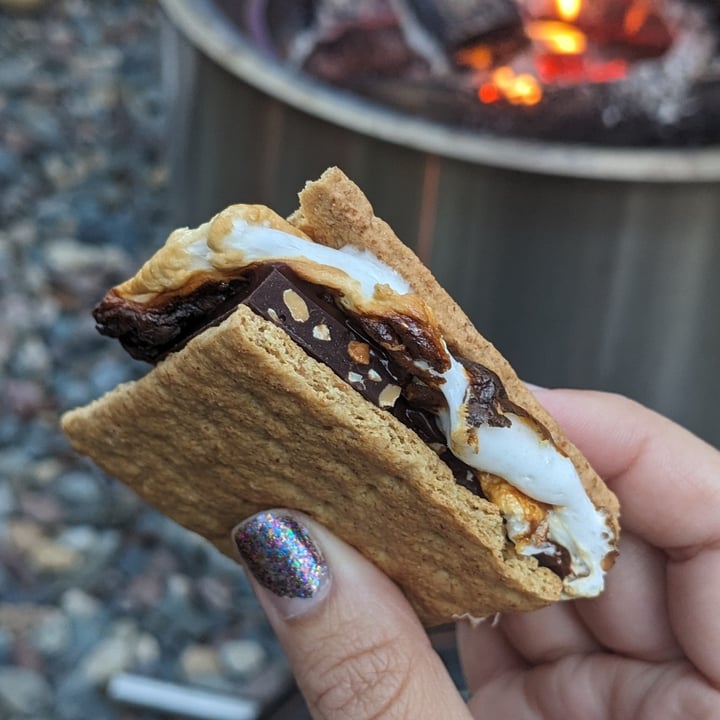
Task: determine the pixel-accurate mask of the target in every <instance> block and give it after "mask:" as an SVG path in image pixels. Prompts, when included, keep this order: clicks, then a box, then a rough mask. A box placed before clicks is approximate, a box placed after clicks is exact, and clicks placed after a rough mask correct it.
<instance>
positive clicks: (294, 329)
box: [243, 267, 402, 408]
mask: <svg viewBox="0 0 720 720" xmlns="http://www.w3.org/2000/svg"><path fill="white" fill-rule="evenodd" d="M322 293H323V291H322V289H319V288H318V287H317V286H315V285H312V284H310V283H306V282H303V281H302V280H300V279H299V278H297V277H293V278H292V279H291V278H290V276H289V272H288V271H284V270H281V269H280V268H279V267H274V268H272V269H271V270H270V272H269V273H268V274H267V275H266V276H265V278H264V279H263V280H262V281H261V282H260V283H259V284H258V285H257V286H256V287H255V288H254V289H253V290H252V292H251V293H250V294H249V295H248V296H247V297H246V298H245V299H244V300H243V303H244V304H245V305H247V306H248V307H249V308H250V309H251V310H253V311H254V312H256V313H257V314H258V315H261V316H262V317H264V318H266V319H268V320H271V321H272V322H274V323H276V324H277V325H280V327H282V328H283V330H285V332H286V333H287V334H288V335H289V336H290V337H291V338H292V339H293V340H294V341H295V342H296V343H297V344H298V345H299V346H300V347H301V348H302V349H303V350H305V352H306V353H308V355H311V356H312V357H314V358H315V359H316V360H318V361H319V362H321V363H324V364H325V365H328V366H329V367H330V368H331V369H332V370H333V371H334V372H335V374H336V375H338V376H339V377H340V378H342V379H343V380H345V382H347V383H348V384H350V385H351V386H352V387H354V388H355V389H356V390H357V391H358V392H360V393H361V394H362V395H363V396H364V397H365V398H366V399H367V400H369V401H370V402H371V403H373V404H375V405H377V406H378V407H383V408H392V407H393V406H394V405H395V402H396V401H397V399H398V398H399V396H400V391H401V389H402V388H401V385H400V383H399V378H398V375H397V373H392V372H390V371H389V365H388V362H387V360H386V359H385V358H383V357H382V356H381V355H380V354H379V353H378V351H377V350H376V349H375V348H373V347H371V345H370V344H369V343H367V342H366V341H365V340H364V339H361V338H358V336H357V334H356V333H354V332H353V331H352V329H351V328H350V327H349V326H348V324H347V323H346V322H345V321H344V318H343V317H337V311H336V309H335V307H334V306H333V307H332V308H330V307H329V306H328V303H327V301H326V299H325V298H324V297H323V296H322Z"/></svg>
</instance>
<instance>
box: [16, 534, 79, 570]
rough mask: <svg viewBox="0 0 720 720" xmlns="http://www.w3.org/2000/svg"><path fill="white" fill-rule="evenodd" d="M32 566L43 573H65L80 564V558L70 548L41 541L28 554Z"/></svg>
mask: <svg viewBox="0 0 720 720" xmlns="http://www.w3.org/2000/svg"><path fill="white" fill-rule="evenodd" d="M29 559H30V562H31V564H32V566H33V567H34V568H35V569H36V570H38V571H40V572H45V573H66V572H69V571H71V570H75V569H76V568H78V567H79V566H80V565H81V563H82V556H81V554H80V553H79V552H77V551H76V550H73V549H72V548H68V547H64V546H63V545H60V544H58V543H55V542H53V541H52V540H48V539H47V538H45V539H43V540H42V541H41V542H40V543H38V544H37V545H36V546H35V547H34V548H33V549H32V550H31V551H30V553H29Z"/></svg>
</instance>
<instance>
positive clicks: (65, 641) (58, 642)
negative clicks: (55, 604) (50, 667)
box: [32, 611, 72, 657]
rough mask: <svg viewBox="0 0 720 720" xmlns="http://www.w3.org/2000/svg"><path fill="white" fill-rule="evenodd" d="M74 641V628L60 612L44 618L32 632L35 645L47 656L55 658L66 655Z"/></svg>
mask: <svg viewBox="0 0 720 720" xmlns="http://www.w3.org/2000/svg"><path fill="white" fill-rule="evenodd" d="M71 639H72V627H71V625H70V621H69V620H68V618H67V617H66V616H65V615H64V614H63V613H62V612H60V611H56V612H52V613H50V614H48V615H47V616H46V617H44V618H43V619H42V620H41V621H40V622H39V623H38V624H37V625H36V626H35V627H34V628H33V631H32V643H33V645H34V646H35V647H36V648H37V649H38V650H39V651H40V652H41V653H42V654H43V655H45V656H49V657H55V656H58V655H61V654H62V653H64V652H65V651H66V650H67V648H68V646H69V644H70V641H71Z"/></svg>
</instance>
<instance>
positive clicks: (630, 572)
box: [573, 533, 683, 662]
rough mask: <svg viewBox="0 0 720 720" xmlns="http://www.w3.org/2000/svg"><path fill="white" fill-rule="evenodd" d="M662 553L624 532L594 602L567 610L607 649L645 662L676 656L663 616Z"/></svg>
mask: <svg viewBox="0 0 720 720" xmlns="http://www.w3.org/2000/svg"><path fill="white" fill-rule="evenodd" d="M665 563H666V558H665V554H664V553H663V552H662V551H660V550H658V549H657V548H653V547H651V546H650V545H648V544H647V543H646V542H644V541H643V540H640V539H639V538H637V537H635V536H634V535H632V534H630V533H625V534H623V535H622V536H621V539H620V556H619V558H618V561H617V563H616V565H615V567H614V568H613V569H612V571H611V572H610V573H608V576H607V587H606V589H605V591H604V592H603V593H602V595H600V597H598V598H594V599H592V600H581V601H578V602H576V603H573V605H574V606H575V608H576V611H577V613H578V615H579V616H580V618H581V619H582V620H583V622H584V623H585V626H586V627H587V628H588V630H589V631H590V632H591V633H592V634H593V635H594V636H595V637H596V638H599V639H600V641H601V642H602V645H603V646H604V647H606V648H608V649H609V650H612V651H614V652H617V653H620V654H623V655H626V656H628V657H636V658H639V659H642V660H648V661H651V662H661V661H667V660H673V659H677V658H679V657H681V656H682V654H683V652H682V649H681V648H680V646H679V644H678V642H677V640H676V638H675V635H674V633H673V631H672V627H671V621H670V616H669V611H668V603H667V592H666V585H667V580H666V575H665Z"/></svg>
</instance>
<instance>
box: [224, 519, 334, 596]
mask: <svg viewBox="0 0 720 720" xmlns="http://www.w3.org/2000/svg"><path fill="white" fill-rule="evenodd" d="M233 539H234V540H235V544H236V545H237V548H238V550H239V552H240V555H241V556H242V558H243V560H244V561H245V564H246V565H247V567H248V569H249V570H250V572H252V574H253V575H254V576H255V579H256V580H257V581H258V582H259V583H260V584H261V585H262V586H263V587H266V588H267V589H268V590H270V591H271V592H273V593H274V594H275V595H278V596H280V597H286V598H312V597H315V596H316V595H317V594H318V592H319V591H320V589H321V587H322V585H323V581H324V580H325V579H326V577H327V574H328V570H327V564H326V563H325V559H324V558H323V556H322V553H321V552H320V550H319V549H318V548H317V546H316V545H315V543H313V541H312V540H311V539H310V536H309V535H308V532H307V530H306V529H305V528H304V527H303V526H302V525H301V524H300V523H299V522H298V521H297V520H296V519H295V518H294V517H292V516H291V515H288V514H281V513H277V512H262V513H258V514H257V515H254V516H253V517H251V518H250V519H249V520H246V521H245V522H244V523H242V524H240V525H239V526H238V527H237V528H236V529H235V531H234V532H233Z"/></svg>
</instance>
